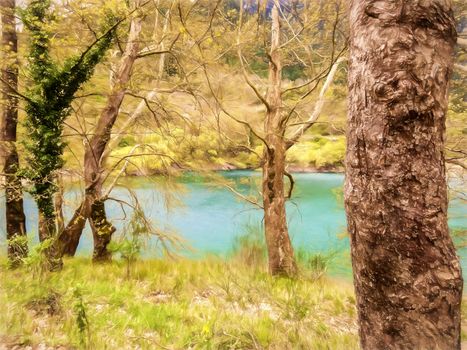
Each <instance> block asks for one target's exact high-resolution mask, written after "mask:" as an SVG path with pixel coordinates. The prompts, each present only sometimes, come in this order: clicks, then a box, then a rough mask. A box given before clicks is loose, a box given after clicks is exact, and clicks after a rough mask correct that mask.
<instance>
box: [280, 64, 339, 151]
mask: <svg viewBox="0 0 467 350" xmlns="http://www.w3.org/2000/svg"><path fill="white" fill-rule="evenodd" d="M343 61H345V58H344V57H341V58H339V59H338V60H337V61H336V62H335V63H334V65H333V66H332V68H331V71H330V72H329V74H328V76H327V77H326V81H325V82H324V85H323V87H322V88H321V92H320V94H319V99H318V102H317V103H316V105H315V109H314V110H313V113H312V114H311V116H310V118H309V119H308V120H307V121H306V122H304V124H303V125H302V126H301V127H299V128H298V129H297V131H295V133H294V134H293V135H292V136H291V137H290V139H289V140H288V142H287V148H290V147H292V146H293V145H294V144H295V143H296V142H297V141H298V140H299V139H300V137H302V135H303V134H304V133H305V132H306V131H307V130H308V129H309V128H310V127H311V126H312V125H313V124H314V123H315V122H316V120H317V119H318V118H319V116H320V114H321V111H322V109H323V106H324V102H325V101H326V99H325V94H326V92H327V90H328V89H329V87H330V86H331V84H332V82H333V80H334V76H335V75H336V72H337V68H338V67H339V64H340V63H342V62H343Z"/></svg>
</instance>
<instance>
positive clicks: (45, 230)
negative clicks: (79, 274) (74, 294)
mask: <svg viewBox="0 0 467 350" xmlns="http://www.w3.org/2000/svg"><path fill="white" fill-rule="evenodd" d="M38 210H39V240H40V242H41V243H42V244H46V248H45V250H44V253H45V256H46V259H47V269H48V270H49V271H58V270H60V269H61V268H62V266H63V262H62V259H61V255H60V250H59V245H58V242H57V226H56V224H57V223H56V216H55V211H54V201H53V197H52V196H48V197H47V196H45V197H43V198H41V200H40V201H38Z"/></svg>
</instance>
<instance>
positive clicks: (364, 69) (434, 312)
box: [345, 0, 463, 350]
mask: <svg viewBox="0 0 467 350" xmlns="http://www.w3.org/2000/svg"><path fill="white" fill-rule="evenodd" d="M350 23H351V33H350V36H351V40H350V70H349V89H350V97H349V99H350V100H349V117H348V131H347V158H346V183H345V204H346V211H347V219H348V231H349V234H350V241H351V251H352V264H353V271H354V284H355V290H356V296H357V308H358V317H359V325H360V339H361V346H362V348H363V349H368V350H370V349H371V350H375V349H446V350H447V349H460V317H461V316H460V304H461V298H462V286H463V281H462V275H461V269H460V265H459V260H458V257H457V255H456V251H455V248H454V245H453V242H452V240H451V238H450V235H449V230H448V224H447V208H448V200H447V186H446V176H445V159H444V142H445V140H444V138H445V136H444V135H445V119H446V110H447V104H448V81H449V77H450V74H451V68H452V56H453V48H454V45H455V41H456V32H455V27H454V19H453V14H452V9H451V2H450V1H448V0H414V1H401V0H386V1H377V0H373V1H371V0H352V2H351V5H350Z"/></svg>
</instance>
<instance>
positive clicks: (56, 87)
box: [22, 0, 121, 218]
mask: <svg viewBox="0 0 467 350" xmlns="http://www.w3.org/2000/svg"><path fill="white" fill-rule="evenodd" d="M50 5H51V2H50V0H32V1H31V2H30V3H29V5H28V6H27V8H26V9H25V10H24V11H22V20H23V22H24V25H25V26H26V28H27V29H28V31H29V33H30V45H29V52H28V61H29V62H28V63H29V65H28V70H29V78H30V79H31V83H32V84H31V86H30V88H29V89H28V90H27V92H26V96H25V97H26V106H25V109H26V113H27V117H26V122H25V126H26V128H27V130H28V140H26V141H25V147H26V150H27V151H28V155H27V164H28V168H27V169H25V170H24V171H23V173H24V176H25V177H26V178H27V179H28V180H30V181H31V183H32V185H33V186H32V188H31V190H30V191H31V194H32V195H33V196H34V198H35V200H36V201H37V205H38V207H39V211H40V212H42V214H43V215H44V216H45V217H47V218H54V216H55V213H54V206H53V194H54V193H55V191H56V186H55V184H54V180H53V177H54V172H55V171H56V170H58V169H60V168H61V167H62V166H63V159H62V154H63V150H64V147H65V142H64V141H63V139H62V137H61V134H62V130H63V122H64V120H65V118H66V117H67V116H68V114H69V112H70V106H71V103H72V101H73V98H74V94H75V93H76V91H77V90H78V89H79V88H80V87H81V86H82V85H83V83H85V82H86V81H87V80H89V78H90V77H91V75H92V73H93V70H94V68H95V67H96V65H97V64H98V63H99V62H100V61H102V59H103V58H104V56H105V53H106V51H107V50H108V49H109V48H110V45H111V43H112V39H113V37H114V36H115V32H116V28H117V25H118V23H119V22H121V21H118V20H117V19H116V18H115V17H114V16H112V15H111V14H109V15H107V16H106V22H107V23H106V26H107V27H108V28H109V29H108V30H106V31H105V32H104V33H103V34H102V36H100V37H99V38H97V39H96V40H95V42H94V43H92V44H91V45H90V46H89V47H88V48H87V49H86V50H85V51H84V52H82V53H81V54H79V55H75V56H73V57H70V58H68V59H66V60H65V62H64V64H63V65H60V64H59V63H57V62H55V61H54V60H53V59H52V57H51V56H50V38H51V36H52V33H51V32H50V31H49V29H48V23H49V22H50V21H52V20H53V14H52V12H51V10H50Z"/></svg>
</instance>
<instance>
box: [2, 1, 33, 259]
mask: <svg viewBox="0 0 467 350" xmlns="http://www.w3.org/2000/svg"><path fill="white" fill-rule="evenodd" d="M15 8H16V4H15V0H0V11H1V17H2V38H1V49H2V52H3V57H2V58H3V64H2V66H3V67H2V72H1V74H2V100H3V101H2V104H3V108H2V114H1V120H0V143H1V147H0V151H1V156H2V158H3V171H2V173H3V174H5V210H6V215H5V222H6V233H7V240H8V242H9V243H8V258H9V262H10V264H11V265H12V266H16V265H18V263H20V261H21V259H22V258H24V257H25V256H26V255H27V253H28V249H27V241H26V239H25V238H26V217H25V215H24V210H23V191H22V186H21V181H20V180H19V179H18V177H17V176H16V171H17V170H18V166H19V160H18V153H17V151H16V126H17V123H18V99H17V97H15V95H14V94H15V91H16V90H17V88H18V63H17V59H16V55H17V52H18V39H17V34H16V21H15ZM18 238H19V239H18Z"/></svg>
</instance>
